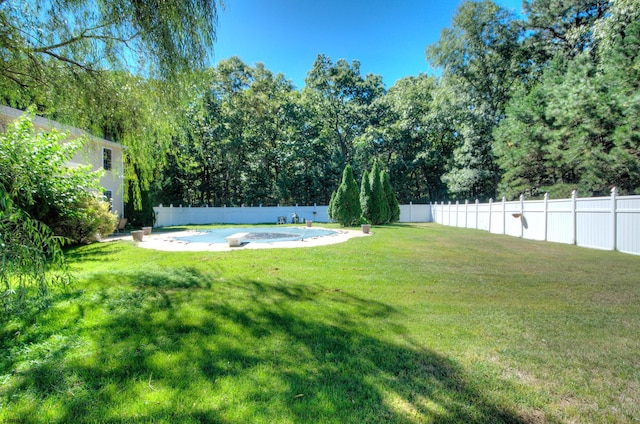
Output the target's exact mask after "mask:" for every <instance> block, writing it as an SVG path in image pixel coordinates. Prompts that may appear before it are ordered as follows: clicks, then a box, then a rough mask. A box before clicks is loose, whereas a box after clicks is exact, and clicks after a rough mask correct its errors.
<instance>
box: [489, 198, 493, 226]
mask: <svg viewBox="0 0 640 424" xmlns="http://www.w3.org/2000/svg"><path fill="white" fill-rule="evenodd" d="M491 215H493V199H489V232H491Z"/></svg>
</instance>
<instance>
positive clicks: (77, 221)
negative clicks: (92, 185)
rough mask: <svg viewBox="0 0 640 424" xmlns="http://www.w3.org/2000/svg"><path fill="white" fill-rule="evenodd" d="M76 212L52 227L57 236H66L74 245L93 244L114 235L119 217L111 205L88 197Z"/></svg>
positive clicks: (80, 203)
mask: <svg viewBox="0 0 640 424" xmlns="http://www.w3.org/2000/svg"><path fill="white" fill-rule="evenodd" d="M75 206H76V211H75V212H74V213H73V214H70V215H68V216H65V217H61V218H60V219H59V220H56V222H55V223H54V224H53V225H52V227H51V228H52V230H53V231H54V233H56V234H61V235H64V236H65V237H66V238H68V239H69V240H70V242H71V243H72V244H82V243H91V242H93V241H96V240H99V239H100V238H101V237H106V236H108V235H109V234H111V233H113V232H114V231H115V229H116V226H117V225H118V217H117V216H116V215H115V214H114V213H112V212H111V211H110V210H109V209H110V207H109V203H108V202H105V201H104V200H101V199H100V198H98V197H95V196H94V197H86V198H83V199H81V200H80V201H79V203H78V204H76V205H75Z"/></svg>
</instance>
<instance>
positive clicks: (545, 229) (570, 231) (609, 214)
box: [431, 188, 640, 255]
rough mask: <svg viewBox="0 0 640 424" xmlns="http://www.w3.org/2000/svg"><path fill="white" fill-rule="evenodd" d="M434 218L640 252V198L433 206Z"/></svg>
mask: <svg viewBox="0 0 640 424" xmlns="http://www.w3.org/2000/svg"><path fill="white" fill-rule="evenodd" d="M431 214H432V217H433V221H434V222H436V223H438V224H443V225H451V226H455V227H464V228H476V229H480V230H485V231H489V232H491V233H495V234H506V235H510V236H516V237H523V238H526V239H531V240H545V241H553V242H558V243H567V244H576V245H578V246H582V247H589V248H593V249H604V250H619V251H620V252H625V253H631V254H634V255H640V196H618V194H617V191H616V189H615V188H614V189H612V190H611V196H608V197H592V198H578V197H577V195H576V192H575V191H574V192H573V194H572V196H571V198H570V199H560V200H551V199H549V197H548V195H545V197H544V199H543V200H526V201H525V200H524V198H522V197H521V198H520V200H519V201H513V202H507V201H506V200H505V199H504V198H503V199H502V201H501V202H494V201H489V203H478V201H477V200H476V202H475V203H471V204H470V203H469V202H468V201H465V202H464V203H462V204H461V203H459V202H456V203H454V204H452V203H451V202H448V203H447V204H445V203H444V202H442V203H441V204H437V203H436V204H434V205H432V210H431Z"/></svg>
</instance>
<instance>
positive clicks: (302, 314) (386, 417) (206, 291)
mask: <svg viewBox="0 0 640 424" xmlns="http://www.w3.org/2000/svg"><path fill="white" fill-rule="evenodd" d="M373 232H374V234H373V236H371V237H364V238H356V239H352V240H349V241H348V242H346V243H342V244H337V245H331V246H322V247H313V248H303V249H268V250H236V251H232V252H200V253H192V252H190V253H181V252H158V251H153V250H147V249H141V248H138V247H136V246H135V245H134V244H133V243H132V242H124V241H123V242H111V243H101V244H94V245H90V246H85V247H80V248H76V249H73V250H71V251H69V252H68V257H69V259H70V261H71V266H72V269H73V270H74V272H75V273H76V275H77V277H78V282H77V284H76V285H75V286H74V287H73V288H72V289H71V290H69V291H67V292H65V293H60V294H59V295H57V297H56V299H55V301H54V304H53V306H52V307H51V308H50V309H49V310H47V311H46V312H44V313H42V314H39V315H36V316H33V317H19V318H15V319H13V320H11V321H10V322H8V323H7V324H6V325H5V326H4V327H3V328H2V329H0V351H1V353H0V422H25V423H28V422H54V423H55V422H74V423H81V422H132V423H143V422H154V423H157V422H176V423H190V422H194V423H195V422H214V423H215V422H219V423H303V422H304V423H306V422H314V423H361V422H385V423H386V422H402V423H429V422H433V423H445V422H452V423H454V422H463V423H499V422H514V423H538V422H580V423H583V422H616V423H618V422H636V421H637V420H639V419H640V406H639V405H640V354H639V352H640V276H639V275H640V273H639V271H640V257H637V256H632V255H625V254H621V253H616V252H603V251H596V250H588V249H583V248H578V247H574V246H566V245H560V244H552V243H542V242H533V241H526V240H521V239H518V238H512V237H503V236H497V235H492V234H488V233H486V232H482V231H475V230H466V229H456V228H450V227H444V226H438V225H435V224H420V225H393V226H386V227H377V228H374V229H373Z"/></svg>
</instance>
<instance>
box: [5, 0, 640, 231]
mask: <svg viewBox="0 0 640 424" xmlns="http://www.w3.org/2000/svg"><path fill="white" fill-rule="evenodd" d="M41 3H42V4H43V5H46V4H49V3H48V2H41ZM160 3H162V4H164V3H163V2H159V4H160ZM51 4H58V3H57V2H53V3H51ZM64 4H65V5H66V3H64ZM118 4H120V5H121V6H122V8H123V10H124V11H125V12H127V13H130V14H131V15H130V16H131V17H132V18H130V25H143V24H145V23H146V22H147V21H146V20H145V19H146V18H144V13H145V12H144V10H132V9H131V7H133V6H131V7H124V6H126V5H128V4H129V3H128V2H126V1H124V0H120V1H119V2H118ZM193 4H199V5H200V6H198V7H205V10H206V11H207V13H208V15H209V16H215V3H214V2H205V3H202V4H200V3H197V2H193ZM131 5H133V3H131ZM202 5H204V6H202ZM43 7H44V6H43ZM67 7H72V5H71V4H69V5H67ZM163 7H165V6H163ZM185 7H186V6H185ZM3 10H4V11H3ZM100 10H102V9H100ZM104 10H106V12H104V13H111V12H112V10H111V9H110V8H106V9H104ZM145 10H146V9H145ZM159 11H160V12H163V13H166V15H167V16H168V18H167V19H174V20H175V16H179V14H180V13H181V12H180V11H179V10H178V11H171V10H169V11H167V10H164V9H162V8H160V9H159ZM2 13H4V14H5V15H7V16H8V15H9V13H8V11H7V3H6V2H3V3H0V17H2V16H3V15H2ZM66 13H70V12H69V11H66ZM96 13H97V12H96ZM125 16H127V15H125ZM5 18H6V16H5ZM111 18H113V16H111ZM151 18H153V17H148V19H151ZM639 18H640V0H614V1H604V0H554V1H551V0H534V1H524V2H523V13H522V15H516V14H514V13H513V12H511V11H509V10H506V9H504V8H501V7H500V6H498V5H497V4H495V3H494V2H493V1H490V0H484V1H465V2H463V3H462V4H461V5H460V7H459V8H458V10H457V11H456V13H455V16H454V17H453V20H452V23H451V26H450V27H449V28H445V29H443V31H442V33H441V36H440V38H439V40H438V41H437V42H436V43H435V44H433V45H430V46H426V51H425V54H426V58H427V60H428V61H429V62H430V63H431V65H432V66H433V67H434V68H436V69H438V70H439V71H438V75H437V76H432V75H426V74H420V75H417V76H408V77H406V78H403V79H401V80H399V81H397V82H396V83H395V84H394V85H393V86H391V87H389V88H387V87H386V86H385V84H384V82H383V80H382V78H381V77H380V76H378V75H371V74H370V75H362V73H361V72H360V64H359V62H358V61H357V60H354V61H351V62H349V61H347V60H344V59H339V60H336V61H334V60H332V59H331V58H330V57H327V56H326V55H323V54H320V55H318V56H317V58H316V60H315V62H314V63H313V64H312V65H311V68H310V70H309V72H308V74H307V78H306V79H305V85H304V87H301V88H298V87H294V85H293V84H292V83H291V81H290V80H288V79H287V78H286V76H285V75H282V74H274V73H272V72H271V71H269V70H268V69H266V68H265V67H264V66H263V65H262V64H259V63H258V64H255V65H248V64H246V63H244V62H243V61H242V60H241V59H239V58H236V57H232V58H229V59H227V60H222V61H220V62H219V63H218V65H217V66H216V67H210V68H207V67H198V68H197V69H195V70H191V71H187V70H185V68H184V66H183V64H184V61H185V60H188V59H189V58H190V57H195V56H197V53H198V51H201V50H197V49H192V50H184V51H183V50H180V49H178V48H177V47H176V45H174V44H172V43H171V42H169V41H170V40H171V39H170V38H169V39H162V38H159V39H157V40H156V42H157V43H161V44H162V43H164V44H166V45H165V49H164V50H162V52H163V53H162V56H160V57H155V58H153V60H152V63H155V64H156V65H157V68H158V69H172V70H173V72H160V71H158V72H153V69H155V68H153V67H149V69H150V71H148V72H137V73H134V72H132V70H131V68H130V67H128V66H127V64H126V63H124V64H122V63H121V64H120V66H113V67H111V68H110V69H109V70H105V69H104V68H100V62H92V63H93V64H94V66H93V67H92V68H91V70H90V71H86V72H83V69H82V68H80V69H78V67H77V66H76V67H75V68H74V66H73V61H75V62H78V63H83V64H84V63H87V61H84V62H81V57H79V56H78V55H81V54H82V53H83V52H85V51H86V50H87V46H79V47H77V48H74V45H73V44H72V43H69V44H65V45H64V48H65V49H67V50H65V51H68V52H69V54H68V55H67V56H65V57H66V58H67V59H69V60H67V61H64V62H62V63H63V65H59V61H58V62H56V61H55V60H54V59H55V55H47V54H46V52H47V51H48V52H49V53H56V52H57V50H55V49H54V48H53V47H52V46H56V45H58V44H61V43H60V42H58V43H57V44H56V43H55V40H50V41H49V43H48V44H47V46H48V47H49V50H46V49H44V47H46V46H41V47H40V49H34V48H32V49H30V50H29V49H26V48H24V49H22V50H19V49H18V50H17V52H13V53H12V55H11V56H7V55H5V56H6V57H11V58H14V57H15V58H17V59H16V61H15V65H14V68H15V69H18V70H20V71H21V72H22V71H25V72H26V65H25V63H28V60H36V59H38V57H39V56H37V55H38V54H40V55H42V54H44V56H46V57H45V58H44V59H42V60H41V61H40V62H41V63H42V65H41V66H40V68H39V69H40V71H39V72H42V73H44V74H46V75H47V76H48V77H49V82H46V81H43V80H42V79H38V80H37V81H38V83H34V82H33V81H36V80H35V79H34V80H24V79H20V78H19V77H18V75H20V74H19V73H18V72H16V73H14V74H8V73H7V72H9V71H10V70H11V69H14V68H9V67H8V65H6V64H7V63H10V61H6V62H5V65H3V66H5V69H3V70H2V72H4V74H3V75H9V76H10V77H11V78H5V79H4V81H3V83H2V84H1V88H2V92H1V94H2V97H1V100H2V102H3V103H5V104H9V105H12V106H17V107H26V106H28V105H30V104H36V107H38V109H39V112H41V113H42V114H44V115H46V116H48V117H50V118H53V119H57V120H60V121H62V122H66V123H70V124H73V125H76V126H80V127H82V128H86V129H88V130H90V131H92V132H93V133H94V134H96V135H98V136H100V135H102V136H104V137H107V138H110V139H114V140H116V141H118V142H122V143H123V144H126V145H127V146H129V148H128V149H127V152H126V154H127V162H126V167H127V171H126V174H127V187H128V189H127V190H128V193H127V194H128V198H129V202H128V208H127V209H128V214H130V215H135V213H138V212H135V211H136V210H140V209H141V208H142V209H143V210H146V211H147V215H146V216H145V215H144V214H142V215H140V218H139V219H140V220H143V221H144V220H149V219H152V218H151V217H150V216H149V210H150V207H151V206H152V205H154V204H158V203H162V204H192V205H205V204H208V205H230V206H231V205H242V204H245V205H259V204H262V205H273V204H296V203H297V204H313V203H317V204H328V203H329V201H330V199H331V194H332V193H333V192H334V191H335V190H336V188H337V187H338V186H339V184H340V179H341V174H342V170H343V169H344V168H345V166H346V165H351V166H352V169H353V172H354V175H355V176H356V178H360V177H361V176H362V175H363V173H364V171H365V170H366V169H370V168H371V166H372V165H373V163H374V162H375V161H378V162H379V164H380V166H381V167H382V168H383V169H384V170H385V172H386V173H388V175H389V177H390V178H389V179H390V181H391V184H392V186H393V190H394V192H395V193H396V196H397V198H398V200H399V201H400V202H401V203H407V202H409V201H413V202H428V201H438V200H444V199H464V198H470V199H474V198H478V199H481V200H486V199H488V198H496V197H499V196H506V197H507V198H516V197H518V196H519V195H520V194H524V195H525V196H527V197H538V196H542V195H543V194H544V193H545V192H549V193H550V194H551V195H552V196H567V195H569V194H570V192H571V191H572V190H574V189H577V190H578V191H579V192H580V193H581V194H582V195H585V196H587V195H600V194H606V193H608V192H609V189H610V187H611V186H614V185H615V186H617V187H618V188H619V190H620V192H621V193H639V192H640V149H639V148H638V147H639V145H640V141H639V137H640V136H639V134H640V132H639V131H638V130H639V128H638V126H639V125H640V124H639V122H640V119H638V118H639V117H640V116H639V114H640V100H639V99H640V96H639V95H638V93H639V86H640V84H639V82H640V78H639V77H640V75H639V71H638V69H640V67H639V63H640V61H639V59H638V55H639V52H640V48H638V47H639V45H638V44H639V39H640V24H639V22H640V19H639ZM99 19H100V16H98V15H96V16H94V20H95V22H94V24H95V25H93V26H91V28H92V29H93V30H94V31H97V28H102V27H100V26H99V25H98V23H99V22H100V20H99ZM138 20H140V22H138ZM28 23H29V22H26V23H25V25H26V24H28ZM51 25H53V23H52V24H51ZM87 25H88V24H87ZM123 25H124V24H123ZM125 28H128V27H127V26H126V25H125ZM140 28H143V27H140ZM193 28H195V29H196V30H199V31H201V32H202V33H203V34H205V33H206V34H208V35H209V39H203V38H202V37H200V38H199V37H198V36H197V34H195V33H194V34H195V35H194V34H192V37H191V38H192V41H199V42H200V44H198V45H199V46H201V47H202V46H205V47H206V46H207V45H208V44H207V42H210V41H211V40H210V38H212V37H211V34H212V33H213V28H211V27H210V26H207V25H206V24H205V23H204V22H200V21H195V22H194V23H193ZM143 29H144V28H143ZM194 31H195V30H194ZM87 33H88V34H92V33H91V32H87ZM117 34H119V37H121V38H122V37H124V35H126V34H128V33H127V32H126V31H124V32H123V31H120V32H117ZM123 34H124V35H123ZM132 34H133V33H132ZM97 35H98V34H96V37H95V38H92V39H90V40H88V41H87V42H89V41H91V42H95V41H96V40H104V39H105V38H104V37H106V35H105V34H99V35H101V36H103V38H100V37H97ZM111 35H114V34H111ZM132 36H133V35H132ZM2 37H5V35H3V34H0V39H2ZM12 40H14V39H12ZM203 40H204V41H203ZM142 41H144V40H141V42H142ZM12 42H14V41H12ZM43 44H46V43H44V42H43ZM88 45H89V46H91V44H88ZM109 45H111V44H109ZM113 45H114V46H116V45H117V43H115V42H113ZM211 45H212V44H211ZM10 47H11V45H10V43H8V42H5V43H4V44H2V45H0V49H4V51H7V49H9V48H10ZM103 47H104V46H103ZM105 48H106V47H105ZM172 49H173V50H172ZM170 50H172V51H175V52H176V54H177V53H180V54H177V56H176V60H175V63H173V62H172V60H173V59H172V58H173V56H171V55H170V54H169V53H170ZM4 51H3V55H4ZM20 52H22V56H20ZM24 52H26V53H24ZM42 52H44V53H42ZM58 53H59V52H58ZM56 54H57V53H56ZM58 55H59V54H58ZM115 56H116V57H122V55H120V56H118V55H115ZM20 58H21V59H20ZM18 59H20V60H18ZM40 62H38V63H40ZM56 63H58V65H56ZM194 63H196V64H197V63H200V62H194ZM20 65H22V68H20V67H19V66H20ZM85 67H87V66H86V65H85ZM7 69H9V71H7ZM142 75H144V76H142ZM14 80H18V81H14ZM51 81H54V82H51ZM135 219H136V218H135V217H134V220H135Z"/></svg>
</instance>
